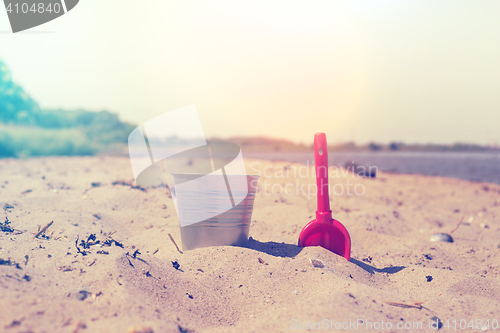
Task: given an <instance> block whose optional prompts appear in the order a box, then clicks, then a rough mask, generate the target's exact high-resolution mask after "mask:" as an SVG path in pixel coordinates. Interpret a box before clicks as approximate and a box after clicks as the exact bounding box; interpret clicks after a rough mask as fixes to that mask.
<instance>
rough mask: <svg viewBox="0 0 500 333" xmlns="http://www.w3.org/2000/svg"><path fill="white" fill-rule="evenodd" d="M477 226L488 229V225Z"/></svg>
mask: <svg viewBox="0 0 500 333" xmlns="http://www.w3.org/2000/svg"><path fill="white" fill-rule="evenodd" d="M479 226H480V227H481V228H488V225H487V224H486V223H481V224H480V225H479Z"/></svg>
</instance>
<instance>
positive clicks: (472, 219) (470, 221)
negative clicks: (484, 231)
mask: <svg viewBox="0 0 500 333" xmlns="http://www.w3.org/2000/svg"><path fill="white" fill-rule="evenodd" d="M467 222H469V223H472V222H474V216H472V215H471V216H470V217H469V219H468V220H467Z"/></svg>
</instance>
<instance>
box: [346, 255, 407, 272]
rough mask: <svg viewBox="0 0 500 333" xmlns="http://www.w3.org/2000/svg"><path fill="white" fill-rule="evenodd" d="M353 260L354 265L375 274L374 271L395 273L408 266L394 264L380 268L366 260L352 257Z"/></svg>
mask: <svg viewBox="0 0 500 333" xmlns="http://www.w3.org/2000/svg"><path fill="white" fill-rule="evenodd" d="M351 262H352V263H353V264H354V265H357V266H359V267H361V268H363V269H364V270H365V271H367V272H368V273H370V274H373V273H387V274H394V273H397V272H399V271H401V270H403V269H405V268H406V266H393V267H385V268H382V269H380V268H375V267H373V266H370V265H368V264H365V263H364V262H362V261H359V260H357V259H354V258H351Z"/></svg>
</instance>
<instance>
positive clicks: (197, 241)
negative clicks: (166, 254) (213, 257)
mask: <svg viewBox="0 0 500 333" xmlns="http://www.w3.org/2000/svg"><path fill="white" fill-rule="evenodd" d="M173 177H174V179H175V183H176V184H179V183H181V184H182V183H185V182H189V183H190V184H192V183H193V180H196V179H197V178H201V177H212V179H211V183H213V184H214V186H211V187H210V188H207V187H206V186H200V187H196V186H190V187H189V190H180V188H179V187H178V186H174V187H173V188H172V198H173V199H174V201H175V202H176V209H177V214H178V216H179V224H180V227H181V228H180V229H181V240H182V249H183V250H192V249H195V248H200V247H207V246H222V245H245V243H246V242H247V240H248V233H249V231H250V222H251V217H252V211H253V203H254V199H255V192H256V188H257V181H258V178H259V176H257V175H203V174H192V173H191V174H181V173H176V174H173ZM243 182H246V184H247V188H248V191H246V189H245V191H241V186H237V187H235V186H229V184H239V185H240V184H242V183H243ZM204 184H206V181H204ZM176 187H177V189H176ZM231 188H235V189H236V188H239V190H240V191H231ZM239 192H241V193H239ZM228 193H229V198H230V201H229V204H228ZM213 212H223V213H220V214H217V215H215V216H214V214H213ZM200 216H211V217H210V218H207V219H203V220H201V219H200ZM191 220H197V221H200V220H201V222H197V223H189V221H191ZM186 221H188V222H187V223H186Z"/></svg>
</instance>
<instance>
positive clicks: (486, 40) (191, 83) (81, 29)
mask: <svg viewBox="0 0 500 333" xmlns="http://www.w3.org/2000/svg"><path fill="white" fill-rule="evenodd" d="M499 12H500V1H487V0H484V1H475V2H472V1H460V0H453V1H445V0H443V1H430V0H419V1H413V0H407V1H386V0H378V1H368V0H366V1H335V0H325V1H319V0H311V1H303V0H302V1H296V0H286V1H281V0H265V1H263V0H252V1H241V0H225V1H222V0H211V1H190V0H184V1H167V0H148V1H138V0H106V1H98V0H81V1H80V2H79V4H78V5H77V6H76V7H75V8H74V9H73V10H72V11H70V12H68V13H67V14H65V15H63V16H61V17H60V18H58V19H55V20H53V21H51V22H48V23H46V24H43V25H41V26H38V27H35V28H32V29H30V30H27V31H25V32H20V33H16V34H12V33H11V30H10V25H9V21H8V17H7V14H6V12H5V10H3V8H0V59H2V60H3V61H5V63H6V64H7V66H8V67H9V68H10V70H11V71H12V74H13V79H14V80H15V81H16V82H17V83H18V84H20V85H21V86H23V88H24V89H25V90H26V91H27V92H28V93H29V94H30V95H31V96H33V97H34V99H35V100H36V101H37V102H38V103H39V104H40V105H41V107H42V108H63V109H68V110H71V109H79V108H80V109H86V110H91V111H99V110H109V111H111V112H115V113H118V114H119V115H120V117H121V119H122V120H125V121H129V122H132V123H135V124H140V123H143V122H145V121H147V120H149V119H151V118H153V117H155V116H158V115H160V114H163V113H165V112H168V111H171V110H175V109H178V108H181V107H185V106H188V105H193V104H194V105H196V107H197V109H198V113H199V116H200V119H201V122H202V125H203V129H204V132H205V135H206V136H207V137H214V136H216V137H220V138H227V137H232V136H267V137H274V138H282V139H288V140H292V141H295V142H304V143H310V142H312V140H313V136H314V133H316V132H325V133H326V134H327V137H328V140H329V142H330V143H338V142H346V141H355V142H358V143H366V142H370V141H376V142H384V143H385V142H390V141H404V142H408V143H429V142H432V143H453V142H471V143H480V144H490V143H495V142H500V20H499V19H498V13H499Z"/></svg>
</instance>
